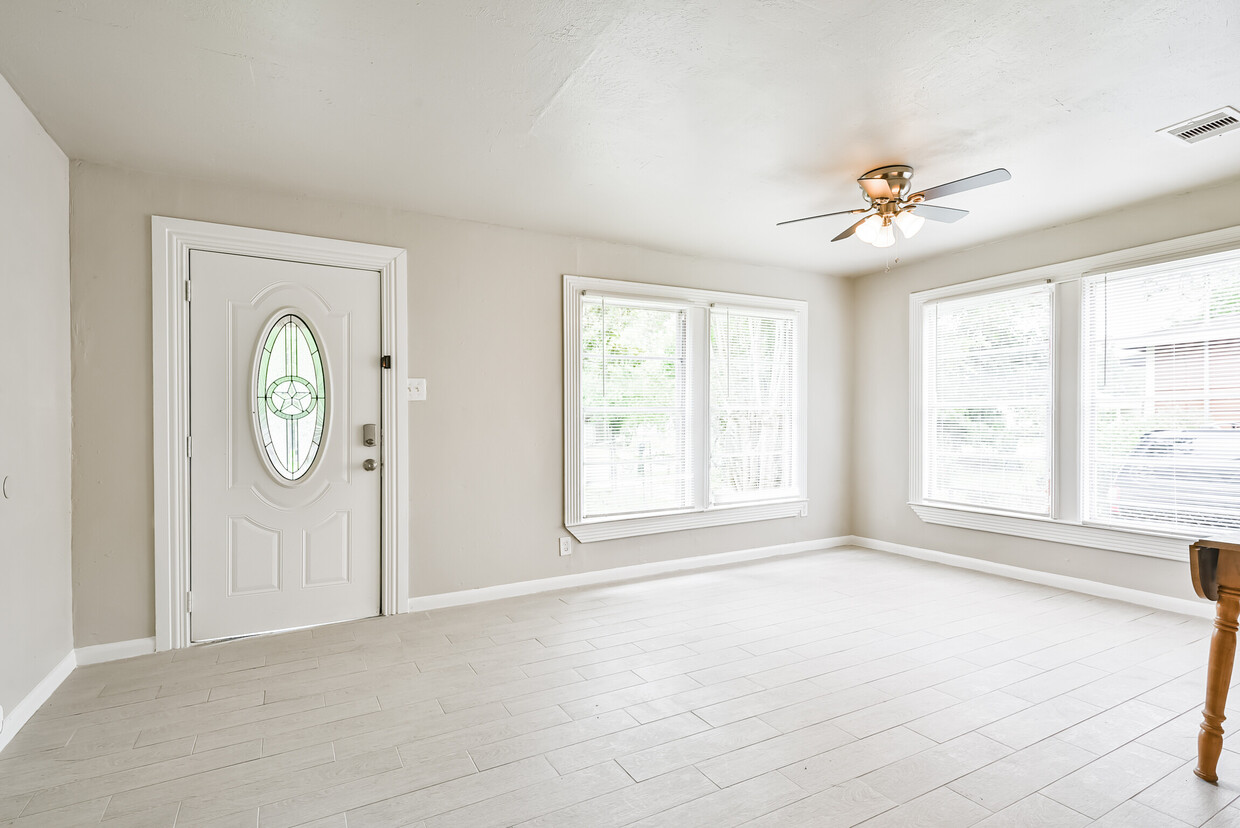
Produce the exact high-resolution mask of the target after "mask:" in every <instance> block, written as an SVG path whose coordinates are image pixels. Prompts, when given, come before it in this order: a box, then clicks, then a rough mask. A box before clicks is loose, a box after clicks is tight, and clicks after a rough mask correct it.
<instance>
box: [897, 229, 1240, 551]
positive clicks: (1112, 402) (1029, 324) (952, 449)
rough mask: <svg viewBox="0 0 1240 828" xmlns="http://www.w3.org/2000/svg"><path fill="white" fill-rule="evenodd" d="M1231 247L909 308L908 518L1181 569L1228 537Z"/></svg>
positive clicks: (1069, 271)
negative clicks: (1191, 551) (1217, 536)
mask: <svg viewBox="0 0 1240 828" xmlns="http://www.w3.org/2000/svg"><path fill="white" fill-rule="evenodd" d="M1238 245H1240V228H1236V229H1232V230H1226V231H1217V232H1215V233H1210V234H1205V235H1203V236H1200V237H1196V238H1193V239H1185V240H1176V241H1174V242H1164V243H1160V244H1156V245H1149V246H1147V247H1145V248H1141V249H1139V250H1132V251H1121V252H1117V253H1111V254H1105V255H1103V256H1096V257H1092V258H1090V259H1086V260H1081V261H1077V262H1067V263H1063V264H1057V265H1051V266H1048V267H1045V268H1038V269H1037V270H1034V271H1027V272H1025V273H1017V274H1011V275H1008V276H999V277H994V278H991V279H984V280H981V281H979V282H974V283H970V284H964V285H955V286H951V287H946V288H938V289H935V290H930V291H924V292H921V293H917V294H913V295H912V296H911V297H910V325H911V328H912V339H911V344H912V359H911V362H910V372H911V374H912V376H911V386H910V391H911V403H912V409H911V412H910V416H911V417H912V422H913V424H914V427H913V428H912V429H911V432H910V437H911V452H910V498H909V499H910V505H911V506H912V508H913V509H914V511H915V512H916V513H917V514H918V515H919V516H920V517H921V518H922V519H923V520H925V521H927V522H930V523H941V524H945V525H951V526H961V527H967V528H972V529H981V530H985V531H991V532H1001V533H1007V534H1014V535H1022V536H1026V537H1034V538H1040V539H1043V540H1051V541H1058V542H1062V543H1071V544H1078V545H1082V546H1094V547H1100V548H1104V549H1115V550H1119V551H1127V552H1137V553H1142V554H1150V555H1156V556H1160V557H1169V558H1179V559H1182V558H1184V557H1185V556H1186V553H1187V545H1186V543H1185V541H1186V540H1195V539H1196V538H1198V537H1201V536H1203V535H1205V534H1207V533H1209V532H1211V531H1220V530H1236V529H1240V249H1237V246H1238ZM1203 250H1209V251H1211V252H1208V253H1206V252H1203ZM1147 262H1154V263H1153V264H1146V263H1147ZM1057 320H1058V321H1057Z"/></svg>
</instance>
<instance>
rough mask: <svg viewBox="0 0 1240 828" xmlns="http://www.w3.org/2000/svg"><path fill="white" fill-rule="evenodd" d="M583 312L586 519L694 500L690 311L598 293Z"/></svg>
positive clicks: (585, 303) (653, 509) (676, 506)
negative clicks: (690, 434)
mask: <svg viewBox="0 0 1240 828" xmlns="http://www.w3.org/2000/svg"><path fill="white" fill-rule="evenodd" d="M581 314H582V318H581V417H582V470H581V471H582V489H583V517H586V518H597V517H603V516H617V515H625V514H633V513H645V512H658V511H667V510H674V509H683V508H687V507H689V506H691V505H692V491H691V486H690V482H689V481H690V478H689V469H690V468H691V459H690V450H689V446H690V443H689V439H688V434H687V430H686V426H687V423H686V419H687V414H688V410H687V405H686V402H687V400H686V387H687V386H688V384H689V376H688V372H689V361H688V354H687V351H688V344H687V334H686V312H685V310H684V309H683V308H679V307H675V306H666V305H659V304H655V303H647V302H642V301H640V300H635V299H634V300H630V299H616V298H610V297H598V296H592V297H587V298H586V299H585V300H584V301H583V302H582V305H581Z"/></svg>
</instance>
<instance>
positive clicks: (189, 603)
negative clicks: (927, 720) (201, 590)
mask: <svg viewBox="0 0 1240 828" xmlns="http://www.w3.org/2000/svg"><path fill="white" fill-rule="evenodd" d="M185 611H186V612H193V611H194V593H193V592H187V593H185Z"/></svg>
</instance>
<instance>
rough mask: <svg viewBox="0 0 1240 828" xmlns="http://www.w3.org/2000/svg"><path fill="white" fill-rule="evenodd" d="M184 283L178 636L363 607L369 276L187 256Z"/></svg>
mask: <svg viewBox="0 0 1240 828" xmlns="http://www.w3.org/2000/svg"><path fill="white" fill-rule="evenodd" d="M190 278H191V282H192V287H193V291H192V301H191V303H190V434H191V439H192V454H191V458H190V486H191V494H190V511H191V533H190V535H191V537H190V577H191V591H192V594H193V602H192V610H191V616H190V629H191V637H192V638H193V640H195V641H203V640H211V639H216V638H226V637H232V636H237V635H246V634H250V633H256V632H266V631H271V630H280V629H291V628H295V627H305V626H311V625H316V624H326V623H332V622H336V621H344V620H349V619H353V618H361V617H366V616H370V615H377V614H378V612H379V587H380V584H379V577H380V576H379V572H380V567H379V560H380V551H379V547H380V543H379V532H380V514H379V496H380V474H379V472H378V470H377V466H376V468H374V469H373V470H371V469H368V468H367V467H366V461H368V460H371V461H375V463H376V464H377V462H378V460H379V446H377V445H376V446H366V445H364V443H363V439H362V431H363V426H365V425H366V424H375V425H380V423H379V416H380V410H381V407H380V404H381V399H380V373H379V372H380V370H381V368H380V364H379V363H380V357H381V353H380V342H381V340H380V328H379V324H380V321H379V310H380V305H379V302H380V284H379V274H378V273H376V272H372V271H365V270H355V269H351V268H339V267H328V266H325V265H313V264H306V263H302V262H289V261H283V260H278V259H263V258H256V257H250V256H240V255H233V254H222V253H207V252H202V251H193V252H192V253H191V258H190ZM380 433H381V429H380Z"/></svg>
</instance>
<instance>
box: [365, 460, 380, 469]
mask: <svg viewBox="0 0 1240 828" xmlns="http://www.w3.org/2000/svg"><path fill="white" fill-rule="evenodd" d="M362 468H363V469H365V470H366V471H374V470H375V469H377V468H379V464H378V463H376V462H375V461H374V460H372V459H370V458H367V459H366V460H364V461H362Z"/></svg>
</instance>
